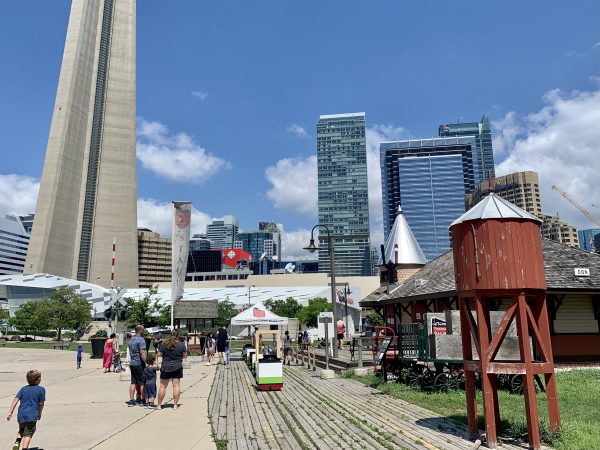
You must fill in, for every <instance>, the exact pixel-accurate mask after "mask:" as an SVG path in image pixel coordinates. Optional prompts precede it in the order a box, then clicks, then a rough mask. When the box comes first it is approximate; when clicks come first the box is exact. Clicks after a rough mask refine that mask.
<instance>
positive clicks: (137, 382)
mask: <svg viewBox="0 0 600 450" xmlns="http://www.w3.org/2000/svg"><path fill="white" fill-rule="evenodd" d="M143 334H144V327H143V326H142V325H138V326H136V327H135V336H133V337H132V338H131V339H130V340H129V343H128V344H127V348H128V349H129V356H130V358H131V361H130V362H129V370H130V371H131V386H129V401H128V402H127V406H135V405H136V403H139V404H143V402H144V400H143V398H144V367H145V366H146V357H147V352H146V341H145V340H144V338H143V337H142V335H143ZM136 392H137V397H136V400H134V399H133V396H134V395H135V394H136Z"/></svg>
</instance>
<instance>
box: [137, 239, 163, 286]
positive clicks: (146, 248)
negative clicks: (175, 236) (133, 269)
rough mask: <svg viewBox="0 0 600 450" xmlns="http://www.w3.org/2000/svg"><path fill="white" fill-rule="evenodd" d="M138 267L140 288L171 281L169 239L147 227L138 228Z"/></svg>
mask: <svg viewBox="0 0 600 450" xmlns="http://www.w3.org/2000/svg"><path fill="white" fill-rule="evenodd" d="M138 267H139V280H140V281H139V283H140V287H141V288H149V287H151V286H154V285H155V284H157V283H165V282H170V281H171V239H169V238H161V237H160V234H158V233H155V232H154V231H151V230H149V229H147V228H139V229H138Z"/></svg>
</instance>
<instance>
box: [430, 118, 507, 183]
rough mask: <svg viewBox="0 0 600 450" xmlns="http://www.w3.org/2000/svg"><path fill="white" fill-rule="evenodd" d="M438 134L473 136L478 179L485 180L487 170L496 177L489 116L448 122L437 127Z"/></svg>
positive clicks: (445, 135) (487, 175)
mask: <svg viewBox="0 0 600 450" xmlns="http://www.w3.org/2000/svg"><path fill="white" fill-rule="evenodd" d="M438 136H440V137H454V136H475V144H476V145H475V148H476V151H475V156H476V158H477V162H478V167H479V169H478V170H479V174H478V176H479V179H480V180H487V179H488V177H489V172H490V171H491V172H492V178H496V169H495V167H494V151H493V149H492V130H491V128H490V118H489V117H488V116H487V115H486V114H484V115H483V117H482V118H481V121H479V122H467V123H449V124H447V125H440V126H439V127H438Z"/></svg>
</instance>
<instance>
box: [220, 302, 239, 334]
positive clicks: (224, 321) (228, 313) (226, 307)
mask: <svg viewBox="0 0 600 450" xmlns="http://www.w3.org/2000/svg"><path fill="white" fill-rule="evenodd" d="M217 311H218V314H219V317H218V318H217V320H216V321H215V324H216V325H217V326H218V327H227V326H228V325H229V322H231V318H232V317H235V316H237V315H238V310H237V309H236V307H235V304H234V303H233V302H232V301H231V300H229V297H226V298H225V300H223V301H220V302H219V304H218V310H217Z"/></svg>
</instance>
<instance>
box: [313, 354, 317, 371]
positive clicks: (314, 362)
mask: <svg viewBox="0 0 600 450" xmlns="http://www.w3.org/2000/svg"><path fill="white" fill-rule="evenodd" d="M316 371H317V353H316V352H315V350H313V372H316Z"/></svg>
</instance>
